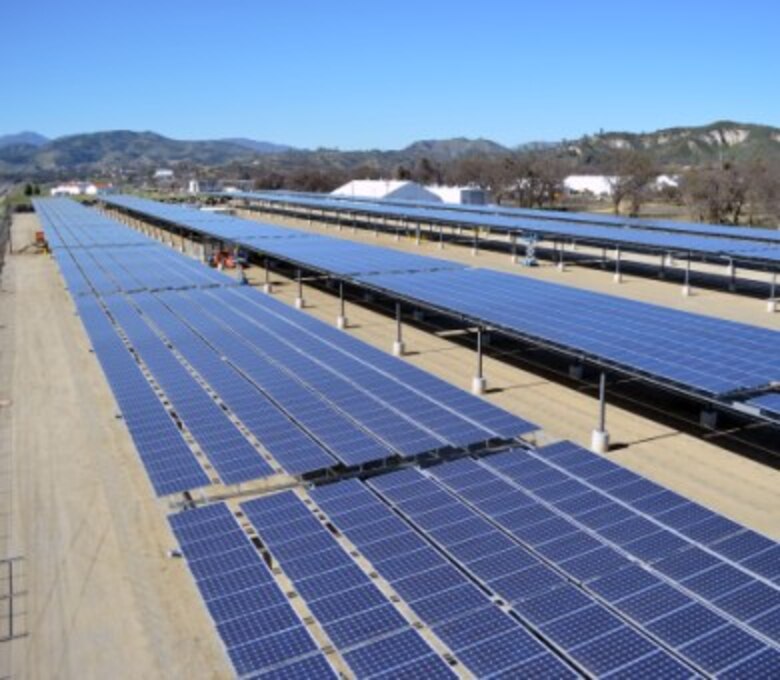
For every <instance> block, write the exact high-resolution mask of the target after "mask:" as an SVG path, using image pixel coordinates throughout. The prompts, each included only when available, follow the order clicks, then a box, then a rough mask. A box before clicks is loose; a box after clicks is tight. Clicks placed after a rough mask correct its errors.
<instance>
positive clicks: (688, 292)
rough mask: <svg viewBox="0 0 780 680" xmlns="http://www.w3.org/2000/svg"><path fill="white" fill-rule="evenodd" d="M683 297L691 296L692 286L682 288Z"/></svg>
mask: <svg viewBox="0 0 780 680" xmlns="http://www.w3.org/2000/svg"><path fill="white" fill-rule="evenodd" d="M682 296H683V297H690V296H691V287H690V286H683V287H682Z"/></svg>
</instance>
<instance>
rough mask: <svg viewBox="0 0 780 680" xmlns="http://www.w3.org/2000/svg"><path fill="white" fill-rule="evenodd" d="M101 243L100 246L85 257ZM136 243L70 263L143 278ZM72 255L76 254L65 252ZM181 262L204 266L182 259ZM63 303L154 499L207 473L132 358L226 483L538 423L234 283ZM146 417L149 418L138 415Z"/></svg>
mask: <svg viewBox="0 0 780 680" xmlns="http://www.w3.org/2000/svg"><path fill="white" fill-rule="evenodd" d="M103 250H108V251H111V247H107V248H106V249H101V250H100V251H98V250H97V249H92V250H91V251H90V253H92V252H102V251H103ZM140 250H143V251H146V250H147V249H146V248H143V249H125V250H124V251H122V252H123V253H126V254H127V257H126V258H124V259H123V258H121V257H119V258H118V260H116V261H115V260H112V259H111V258H109V257H100V256H98V257H97V258H92V257H91V255H85V256H84V257H89V258H90V266H89V267H87V268H80V264H81V262H82V259H81V258H80V256H77V257H76V259H75V260H73V262H74V267H76V268H79V272H80V275H81V276H83V277H84V279H85V281H87V282H88V283H89V285H90V286H91V288H92V289H94V290H95V291H96V292H98V293H103V292H105V290H106V287H105V286H104V285H103V283H104V282H105V281H106V280H109V281H111V282H114V283H116V284H117V285H118V286H119V290H125V291H127V290H128V288H127V287H124V286H123V280H122V279H123V276H124V275H123V276H117V273H116V267H117V266H121V267H124V270H125V272H126V273H128V274H129V275H131V276H137V275H143V274H145V272H146V270H147V269H148V263H147V264H145V263H144V261H143V260H142V259H141V260H139V259H136V258H135V254H136V253H137V252H138V251H140ZM75 252H78V253H80V254H81V255H83V252H84V251H75V250H74V251H66V252H65V253H64V254H63V257H66V256H68V255H70V254H71V253H75ZM168 252H169V254H170V257H171V258H174V259H177V260H182V261H185V260H186V258H184V257H183V256H181V255H178V254H176V253H174V252H173V251H170V250H169V251H168ZM187 266H192V267H194V268H200V269H202V270H203V271H204V272H208V271H209V270H207V269H206V268H205V267H203V266H202V265H198V264H197V263H194V262H191V261H187ZM180 270H181V271H185V269H184V268H183V267H181V268H180ZM64 271H65V270H64ZM96 272H100V276H96ZM195 273H196V274H197V272H195ZM70 275H71V276H72V272H71V273H70ZM67 276H68V274H67V273H66V277H67ZM196 280H198V279H197V276H194V277H193V281H196ZM133 281H135V279H133ZM131 285H132V286H133V287H132V288H130V289H129V290H136V288H135V285H136V284H135V283H134V282H133V283H131ZM80 292H84V291H80ZM110 292H112V293H113V292H115V289H114V288H113V287H110ZM75 300H76V302H77V306H78V309H79V312H80V314H81V316H82V320H83V321H84V325H85V327H86V329H87V332H88V334H89V335H90V339H91V341H92V346H93V348H94V350H95V352H96V354H97V356H98V358H99V360H100V361H101V364H102V365H103V369H104V371H105V373H106V375H107V376H108V378H109V382H110V383H111V386H112V388H113V390H114V393H115V394H116V395H117V399H118V401H119V405H120V408H121V410H122V412H123V414H124V415H125V418H126V421H127V424H128V428H129V430H130V432H131V434H132V436H133V438H134V440H135V442H136V445H137V447H138V449H139V453H140V454H141V457H142V459H143V460H144V463H145V465H146V467H147V470H148V472H149V476H150V478H151V479H152V482H153V484H154V486H155V489H156V490H157V492H158V494H168V493H172V492H175V491H184V490H187V489H191V488H194V487H196V486H203V485H206V484H209V483H210V479H209V477H208V476H207V475H206V474H205V472H204V471H203V470H202V469H201V466H200V465H199V463H198V462H197V459H196V457H195V455H194V454H193V453H192V452H191V451H190V449H189V447H188V446H187V444H186V441H185V439H184V438H183V436H182V434H181V432H179V430H178V429H177V428H175V427H172V425H173V421H172V420H171V419H170V417H168V415H167V413H166V411H165V409H164V408H163V406H162V404H161V403H160V400H159V399H158V398H157V396H156V395H155V394H154V393H153V392H152V390H151V388H150V386H149V382H148V381H147V380H146V378H145V377H144V375H143V373H142V366H141V364H139V361H140V362H142V363H143V366H144V367H145V368H146V369H147V370H148V372H149V375H150V376H151V378H152V379H153V380H154V383H155V384H156V385H157V386H158V387H159V388H160V389H161V390H162V392H163V394H164V396H165V399H166V400H167V401H168V402H169V404H170V406H171V408H172V409H173V411H174V412H175V414H176V417H177V419H178V421H179V422H180V423H181V424H182V425H183V427H184V428H185V429H186V431H188V432H189V433H190V434H191V435H192V437H193V438H194V440H195V442H196V443H197V445H198V447H199V448H200V451H201V452H202V453H203V454H204V455H205V458H206V459H207V460H208V462H209V465H210V467H213V469H214V471H215V472H216V474H217V475H218V477H219V479H220V480H221V481H222V482H223V483H226V484H236V483H241V482H245V481H249V480H252V479H258V478H263V477H268V476H271V475H273V474H276V473H277V472H279V471H284V472H287V473H289V474H292V475H304V474H306V473H313V472H318V471H322V470H325V469H328V468H332V467H335V466H340V467H355V466H360V465H364V464H367V463H371V462H374V461H382V460H386V459H399V458H408V457H415V456H421V455H424V454H427V453H431V452H436V451H440V450H444V449H455V448H460V447H468V446H474V445H483V444H485V443H487V442H491V441H495V440H510V439H513V438H515V437H517V436H519V435H522V434H524V433H527V432H530V431H532V430H534V429H536V426H534V425H532V424H530V423H528V422H526V421H524V420H522V419H520V418H517V417H515V416H513V415H511V414H509V413H506V412H505V411H502V410H500V409H498V408H496V407H494V406H492V405H491V404H488V403H487V402H485V401H482V400H481V399H477V398H475V397H473V396H472V395H470V394H468V393H465V392H463V391H461V390H458V389H456V388H454V387H452V386H450V385H448V384H447V383H445V382H443V381H441V380H439V379H437V378H434V377H433V376H431V375H429V374H427V373H425V372H423V371H420V370H419V369H416V368H414V367H412V366H409V365H408V364H406V363H404V362H402V361H399V360H397V359H395V358H393V357H389V356H387V355H386V354H384V353H382V352H379V351H378V350H376V349H373V348H371V347H369V346H368V345H365V344H364V343H362V342H360V341H359V340H356V339H354V338H351V337H349V336H347V335H345V334H344V333H341V332H340V331H337V330H335V329H332V328H330V327H329V326H327V325H326V324H323V323H322V322H320V321H317V320H315V319H312V318H310V317H308V316H306V315H304V314H301V313H300V312H297V311H295V310H292V309H290V308H289V307H287V306H286V305H284V304H282V303H280V302H277V301H275V300H273V299H271V298H268V297H267V296H263V295H261V294H259V293H257V292H256V291H254V290H252V289H249V288H246V287H237V286H226V287H214V288H209V289H197V288H192V289H190V290H183V291H172V290H169V291H158V292H156V293H152V292H148V291H147V292H144V291H140V292H136V293H134V294H133V295H131V296H125V295H121V294H113V295H104V296H101V297H98V298H95V297H94V296H88V295H78V296H76V297H75ZM130 348H132V350H133V354H131V353H130V351H129V349H130ZM215 396H216V397H217V398H218V399H219V402H217V401H216V400H215ZM222 405H224V406H225V407H226V408H227V409H228V410H226V409H225V408H222ZM147 412H149V413H152V414H153V416H154V420H153V422H154V427H152V426H150V425H147V423H146V422H145V420H144V418H145V415H146V414H147ZM163 423H164V424H163ZM244 430H246V432H248V435H247V434H245V431H244ZM158 435H159V436H158ZM253 440H255V441H256V442H257V443H259V445H260V447H261V448H258V447H257V446H256V445H255V441H253ZM261 451H264V452H267V453H268V454H270V456H265V457H264V456H263V455H262V453H261Z"/></svg>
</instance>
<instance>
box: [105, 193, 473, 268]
mask: <svg viewBox="0 0 780 680" xmlns="http://www.w3.org/2000/svg"><path fill="white" fill-rule="evenodd" d="M103 200H104V201H105V202H106V203H108V204H109V205H114V206H118V207H121V208H124V209H127V210H131V211H134V212H136V213H139V214H143V215H148V216H151V217H155V218H156V219H159V220H165V221H167V222H169V223H171V224H177V225H181V226H185V227H187V228H188V229H191V230H193V231H197V232H201V233H207V234H210V235H213V236H217V237H219V238H222V239H224V240H229V241H232V242H234V243H237V244H239V245H241V246H243V247H245V248H247V249H250V250H254V251H257V252H261V253H264V254H267V255H270V256H275V257H279V258H283V259H286V260H290V261H293V262H299V263H301V264H305V265H306V266H307V267H308V268H316V269H320V270H322V271H328V272H334V273H339V274H342V275H355V274H358V273H369V272H417V271H430V270H436V269H462V268H463V265H460V264H457V263H454V262H450V261H448V260H438V259H435V258H430V257H421V256H419V255H410V254H408V253H400V252H398V251H397V250H391V249H390V248H379V247H376V246H367V245H364V244H361V243H355V242H352V241H346V240H341V239H333V238H329V237H326V236H317V235H313V234H309V233H307V232H303V231H298V230H295V229H284V228H282V227H277V226H273V225H266V224H262V223H259V222H255V221H251V220H243V219H240V218H236V217H229V216H225V215H213V214H211V215H207V216H205V217H204V213H203V212H202V211H199V210H195V209H192V208H188V207H185V206H176V205H170V204H164V203H159V202H156V201H149V200H146V199H142V198H138V197H135V196H106V197H104V198H103Z"/></svg>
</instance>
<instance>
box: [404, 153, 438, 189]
mask: <svg viewBox="0 0 780 680" xmlns="http://www.w3.org/2000/svg"><path fill="white" fill-rule="evenodd" d="M443 176H444V173H443V170H442V167H441V165H439V164H438V163H436V162H435V161H432V160H431V159H430V158H426V157H423V158H420V159H419V160H418V161H417V162H416V163H415V164H414V169H413V170H412V178H413V179H414V181H415V182H419V183H420V184H441V183H442V181H443Z"/></svg>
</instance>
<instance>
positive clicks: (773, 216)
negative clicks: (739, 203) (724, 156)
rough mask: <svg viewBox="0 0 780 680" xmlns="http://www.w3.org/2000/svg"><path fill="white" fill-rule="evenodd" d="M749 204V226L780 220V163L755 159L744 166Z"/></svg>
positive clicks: (774, 222) (760, 158) (773, 222)
mask: <svg viewBox="0 0 780 680" xmlns="http://www.w3.org/2000/svg"><path fill="white" fill-rule="evenodd" d="M742 172H743V174H744V176H745V184H746V194H747V203H748V215H747V222H748V224H757V223H761V222H769V223H770V224H776V222H777V221H778V220H780V162H778V161H775V162H774V163H770V162H768V161H767V160H766V159H764V158H762V157H755V158H752V159H751V160H749V161H747V162H745V163H744V164H743V165H742Z"/></svg>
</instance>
